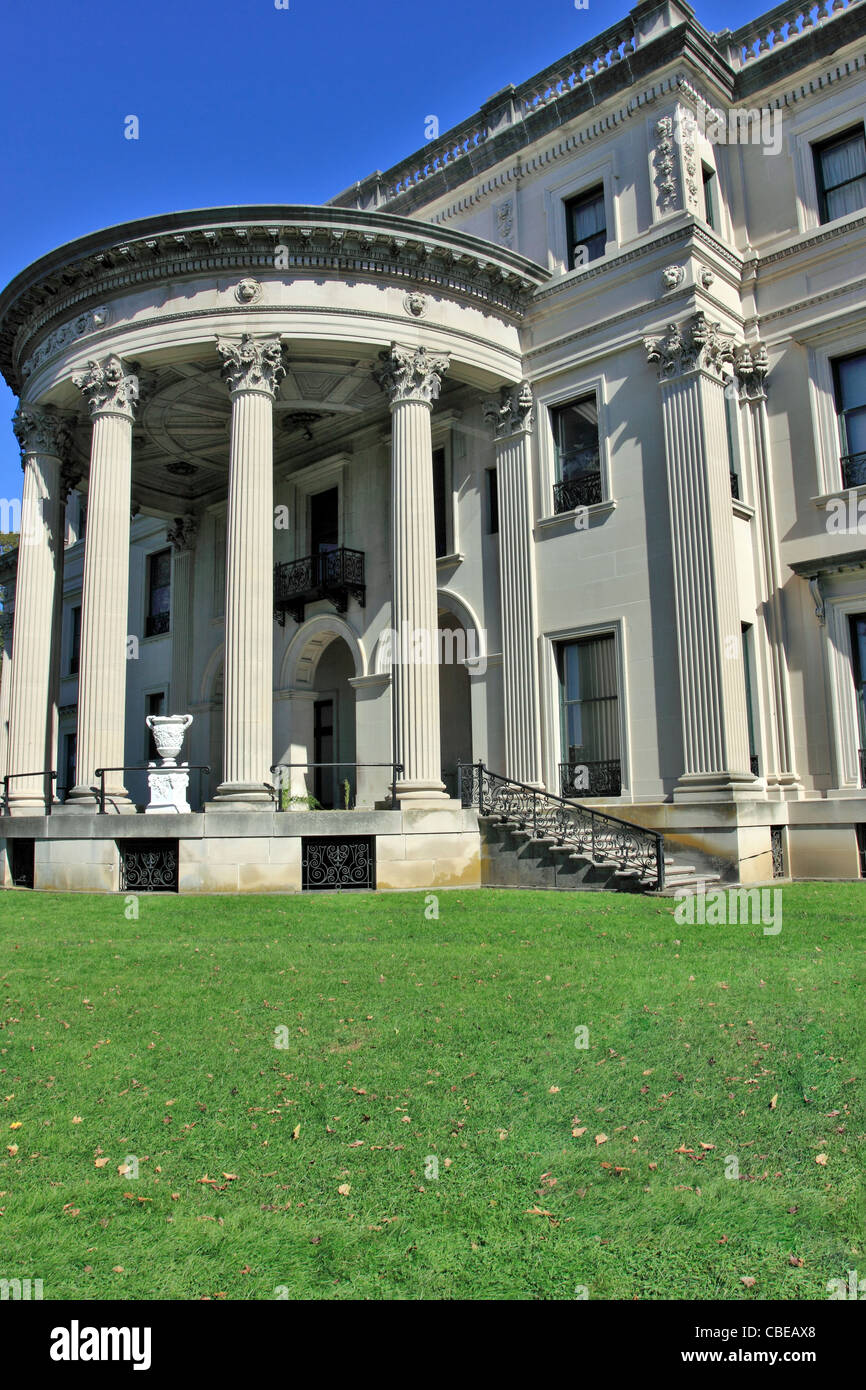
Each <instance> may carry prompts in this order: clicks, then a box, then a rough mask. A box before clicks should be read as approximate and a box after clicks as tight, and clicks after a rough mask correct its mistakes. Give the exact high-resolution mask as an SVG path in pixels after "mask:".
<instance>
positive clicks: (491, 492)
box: [487, 468, 499, 536]
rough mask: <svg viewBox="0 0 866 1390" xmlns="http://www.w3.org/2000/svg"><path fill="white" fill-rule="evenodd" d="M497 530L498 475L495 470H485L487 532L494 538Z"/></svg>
mask: <svg viewBox="0 0 866 1390" xmlns="http://www.w3.org/2000/svg"><path fill="white" fill-rule="evenodd" d="M498 530H499V474H498V473H497V471H496V469H495V468H488V469H487V531H488V534H489V535H491V536H495V535H496V533H497V532H498Z"/></svg>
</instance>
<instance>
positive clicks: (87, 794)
mask: <svg viewBox="0 0 866 1390" xmlns="http://www.w3.org/2000/svg"><path fill="white" fill-rule="evenodd" d="M98 811H99V794H98V793H97V792H95V791H94V790H93V788H92V787H72V788H71V789H70V790H69V791H68V792H67V793H66V800H65V801H56V802H55V803H54V804H53V805H52V807H51V813H52V815H76V814H77V815H95V814H96V813H97V812H98ZM105 813H106V815H115V816H134V815H136V814H137V813H138V807H137V806H136V805H135V802H134V801H130V799H129V792H128V791H127V790H126V789H125V788H122V789H121V790H119V791H118V790H117V789H112V788H110V787H106V789H105Z"/></svg>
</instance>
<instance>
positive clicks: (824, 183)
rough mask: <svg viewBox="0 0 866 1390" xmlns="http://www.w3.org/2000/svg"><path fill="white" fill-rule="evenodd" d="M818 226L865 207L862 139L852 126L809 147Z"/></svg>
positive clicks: (865, 146)
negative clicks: (815, 191)
mask: <svg viewBox="0 0 866 1390" xmlns="http://www.w3.org/2000/svg"><path fill="white" fill-rule="evenodd" d="M813 153H814V155H815V181H816V183H817V185H818V204H819V212H820V216H821V221H822V222H832V221H833V219H834V218H836V217H844V216H845V214H846V213H848V212H857V211H858V209H860V208H862V207H866V139H864V134H863V126H862V125H860V126H855V128H854V129H853V130H846V131H844V132H843V133H842V134H841V135H834V136H833V138H832V139H831V140H822V141H821V143H820V145H814V146H813Z"/></svg>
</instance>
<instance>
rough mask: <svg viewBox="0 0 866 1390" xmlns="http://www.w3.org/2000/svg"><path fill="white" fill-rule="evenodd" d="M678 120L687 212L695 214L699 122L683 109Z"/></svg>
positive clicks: (678, 114)
mask: <svg viewBox="0 0 866 1390" xmlns="http://www.w3.org/2000/svg"><path fill="white" fill-rule="evenodd" d="M677 120H678V122H679V131H678V135H679V141H680V144H681V146H682V151H683V164H684V165H685V171H686V178H685V184H686V211H687V212H694V211H695V210H696V209H697V207H698V157H697V153H696V145H695V141H696V136H697V129H698V128H697V122H696V121H695V118H694V116H693V115H692V113H691V111H684V110H683V109H682V108H679V109H678V111H677Z"/></svg>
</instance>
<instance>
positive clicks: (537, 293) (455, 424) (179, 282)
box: [0, 0, 866, 891]
mask: <svg viewBox="0 0 866 1390" xmlns="http://www.w3.org/2000/svg"><path fill="white" fill-rule="evenodd" d="M864 35H866V9H864V7H863V6H862V5H861V4H859V3H857V0H848V3H846V2H845V0H833V3H832V5H831V4H830V3H828V2H827V0H823V2H822V3H821V4H816V5H813V6H812V7H811V9H805V8H804V7H802V6H798V5H780V6H778V7H777V8H776V9H774V10H772V11H770V12H769V13H768V14H767V15H765V16H764V17H763V18H761V19H758V20H756V21H755V22H754V23H750V24H747V25H745V26H743V27H742V28H741V29H739V30H737V31H736V32H735V33H732V32H730V31H725V32H723V33H717V34H711V33H709V32H708V31H707V30H706V29H704V28H703V26H702V25H701V24H699V23H698V22H697V20H696V19H695V16H694V12H693V11H692V9H691V7H690V6H689V5H688V4H687V3H685V0H643V3H640V4H638V5H637V6H636V7H635V8H634V9H632V10H631V11H630V12H629V14H628V16H627V17H626V18H625V19H623V21H622V22H621V23H619V24H617V25H615V26H613V27H612V28H610V29H608V30H607V31H606V32H605V33H604V34H601V35H599V36H598V38H596V39H593V40H592V41H590V42H588V43H586V44H584V45H583V46H581V47H580V48H578V49H577V50H575V51H574V52H573V53H571V54H569V55H568V56H567V57H565V58H563V60H562V61H561V62H559V63H556V64H555V65H553V66H552V67H550V68H549V69H547V70H546V71H544V72H542V73H539V74H538V75H537V76H536V77H534V78H532V79H531V80H529V81H525V82H522V83H521V84H520V85H519V86H516V87H515V86H509V87H507V88H505V89H504V90H503V91H501V92H498V93H497V94H496V95H495V96H493V97H491V98H490V100H488V101H486V102H485V103H484V104H483V105H482V106H481V107H480V109H479V110H478V111H477V112H476V113H475V114H474V115H473V116H471V117H470V118H469V119H467V120H466V121H464V122H462V123H461V124H460V125H459V126H456V127H454V128H453V129H452V130H450V131H448V132H446V133H445V134H444V135H442V136H439V137H437V138H435V139H433V140H431V141H430V142H428V143H427V144H426V145H425V146H424V148H423V149H421V150H419V151H418V152H417V153H416V154H414V155H413V156H411V157H410V158H408V159H406V160H405V161H403V162H402V163H400V164H399V165H397V166H395V167H394V168H392V169H390V170H388V171H387V172H386V173H380V172H377V173H375V174H373V175H371V176H370V177H368V178H366V179H364V180H363V181H361V182H359V183H357V184H355V185H353V186H352V187H351V188H349V189H347V190H346V191H345V192H344V193H342V194H340V195H339V196H338V197H335V198H334V199H333V200H332V201H331V202H330V203H329V204H327V205H326V206H324V207H298V206H262V207H239V208H237V207H234V208H216V209H209V210H205V211H196V212H190V213H171V214H167V215H166V216H164V217H150V218H146V219H142V220H140V221H137V222H132V223H126V224H124V225H122V226H118V227H114V228H111V229H109V230H108V231H103V232H98V233H94V234H93V235H91V236H87V237H83V238H80V239H79V240H77V241H75V242H72V243H70V244H69V245H66V246H63V247H61V248H60V249H58V250H57V251H54V252H52V253H50V254H49V255H47V256H44V257H42V258H41V259H40V260H38V261H36V262H35V263H34V264H32V265H30V266H29V267H28V268H27V269H25V270H24V271H22V273H21V274H20V275H19V276H17V278H16V279H15V280H14V281H13V282H12V283H11V284H10V285H9V286H8V287H7V288H6V290H5V291H4V292H3V294H2V296H0V370H2V372H3V375H4V377H5V378H6V380H7V381H8V383H9V384H10V386H11V387H12V389H13V390H14V391H15V392H16V393H17V394H18V396H19V398H20V405H19V408H18V411H17V414H16V419H15V430H16V433H17V436H18V439H19V442H20V444H21V450H22V460H23V468H24V494H23V502H22V544H21V545H20V546H19V553H18V560H17V573H16V572H15V567H14V557H11V558H10V557H5V559H3V560H0V582H5V584H6V595H7V603H6V615H5V621H6V629H7V634H8V635H7V641H6V650H5V652H4V656H3V672H2V683H0V757H2V759H3V763H4V767H3V769H2V770H4V771H5V773H6V775H7V779H8V780H7V782H6V783H5V801H4V811H5V814H4V816H3V818H2V823H0V837H2V842H3V843H4V844H5V846H6V857H5V868H4V873H5V882H6V883H7V885H8V884H11V883H12V882H21V883H25V882H29V883H35V886H36V887H46V888H48V887H50V888H81V889H83V888H98V889H105V890H116V889H118V888H120V887H127V888H130V887H134V886H136V885H137V884H140V885H143V886H161V885H163V886H164V885H170V886H178V887H179V889H180V891H209V890H214V891H236V890H238V889H241V890H250V891H282V890H286V889H293V888H298V887H300V886H301V884H302V882H303V883H304V884H305V885H307V886H316V883H317V882H324V883H330V884H334V883H340V882H343V883H346V884H348V883H350V882H352V881H355V882H363V883H373V884H376V885H378V886H380V887H403V886H414V887H437V886H447V885H456V884H460V885H472V884H477V883H479V882H481V881H482V880H489V881H497V877H496V875H497V869H496V863H495V861H496V855H497V852H501V856H502V862H505V860H506V859H507V856H508V854H509V853H510V854H511V856H512V861H514V862H517V861H520V860H521V856H522V862H521V863H520V866H519V874H518V880H519V881H521V882H531V881H537V882H539V883H551V884H555V885H558V886H564V885H565V883H566V882H574V883H575V884H578V885H582V886H590V885H593V884H599V883H602V882H609V881H611V879H612V878H613V877H622V876H623V875H625V876H626V877H628V878H630V879H631V880H632V882H634V881H635V880H637V881H638V882H640V881H643V882H645V883H647V884H649V883H650V882H651V880H652V876H653V875H652V868H653V863H654V862H655V863H660V862H661V860H660V859H657V860H656V861H653V853H655V852H658V853H661V850H662V849H664V850H666V851H667V853H668V855H669V856H672V858H673V860H674V861H676V860H677V859H678V858H680V857H682V853H685V854H686V855H687V856H688V857H689V858H690V859H691V862H692V863H693V864H694V865H695V866H696V869H697V870H699V871H700V872H709V871H712V872H716V873H718V874H720V875H722V876H723V877H725V878H728V879H738V880H740V881H742V882H744V883H751V882H759V881H765V880H768V879H770V878H771V877H773V876H774V875H775V876H777V877H793V878H802V877H826V878H856V877H858V876H859V875H860V873H861V867H862V862H863V857H864V852H866V830H864V827H866V791H864V790H863V785H864V781H866V776H864V773H866V767H864V763H866V755H864V752H863V749H864V747H866V717H864V680H866V550H864V542H863V535H864V532H866V306H864V295H863V289H864V279H863V267H864V265H866V254H864V252H866V142H864V124H863V109H864V92H866V79H864V71H866V50H864ZM4 565H5V568H4ZM13 609H14V627H13V625H12V623H10V621H9V614H10V613H11V612H12V611H13ZM10 646H11V662H10V654H9V653H10ZM186 713H189V714H191V715H192V716H193V722H192V725H191V727H190V731H189V734H188V736H187V743H186V745H185V749H184V753H183V754H182V759H183V761H185V762H188V764H189V765H190V769H189V773H188V782H189V785H188V790H187V792H186V795H187V796H188V799H189V805H190V807H191V810H189V811H184V810H181V811H178V810H174V811H164V812H163V813H150V814H146V815H142V814H141V812H142V810H143V808H144V806H145V805H146V804H147V803H148V799H149V795H150V793H149V789H148V772H147V770H146V767H147V764H148V762H149V761H152V760H154V758H155V757H156V752H155V749H154V747H153V745H152V743H151V735H150V732H149V730H148V728H147V727H146V725H145V719H146V717H147V716H148V715H151V716H156V717H160V716H166V715H180V714H186ZM469 763H475V764H479V763H482V764H484V767H485V769H486V771H484V772H483V773H480V772H479V770H478V768H477V767H476V769H475V771H474V773H473V775H472V778H471V779H469V778H468V777H467V776H466V775H465V774H464V775H463V776H462V778H461V779H460V780H461V781H462V787H461V785H459V780H458V766H459V765H461V764H463V765H465V764H469ZM103 770H104V771H103ZM172 775H173V774H172ZM186 780H187V779H186V777H185V776H184V777H182V778H181V781H182V782H185V781H186ZM518 784H519V785H518ZM49 786H50V787H51V792H50V797H48V798H47V799H46V793H47V789H48V787H49ZM543 792H546V795H542V793H543ZM479 795H480V797H481V802H480V804H479ZM181 803H182V798H181ZM316 806H321V807H322V808H324V809H321V810H319V809H315V807H316ZM491 809H494V810H499V811H501V812H502V814H503V815H504V816H506V817H507V820H508V826H510V832H509V833H511V831H515V827H518V826H522V827H523V841H522V843H523V849H521V848H520V846H519V844H517V845H516V841H517V839H519V837H516V834H512V843H511V844H510V848H509V846H508V845H507V844H506V841H505V839H504V838H503V834H499V833H498V832H496V833H494V832H495V827H493V826H492V824H491V822H490V820H489V818H487V817H486V816H483V817H482V819H481V825H480V828H479V818H478V815H477V814H476V813H477V812H478V811H481V812H489V811H490V810H491ZM590 810H591V811H593V812H595V813H596V814H595V815H593V816H590V815H589V811H590ZM48 811H50V812H51V814H46V812H48ZM137 812H138V813H137ZM613 818H615V819H613ZM508 826H506V829H508ZM642 828H643V829H642ZM659 834H661V835H662V836H663V837H664V840H663V845H662V843H661V842H660V841H659V839H658V836H659ZM527 845H528V846H529V847H530V850H532V852H531V853H530V852H529V851H528V850H527V849H526V846H527ZM515 846H516V847H515ZM533 846H534V847H535V848H534V849H533V848H532V847H533ZM557 848H558V849H560V850H561V851H562V853H561V854H560V857H559V859H558V860H557V858H556V854H555V853H554V850H555V849H557ZM566 860H567V861H568V862H567V865H566ZM512 861H509V862H512ZM359 865H360V866H361V867H360V868H358V866H359ZM563 865H566V868H567V870H568V872H567V873H564V872H563ZM347 866H348V867H347ZM356 869H357V870H358V871H357V874H356V872H355V871H356ZM596 870H599V871H598V872H596ZM682 872H685V871H682ZM533 873H534V874H535V878H534V879H533ZM569 873H570V874H571V876H572V877H571V879H569V878H568V874H569ZM498 881H506V880H503V879H502V878H501V877H500V879H499V880H498Z"/></svg>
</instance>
